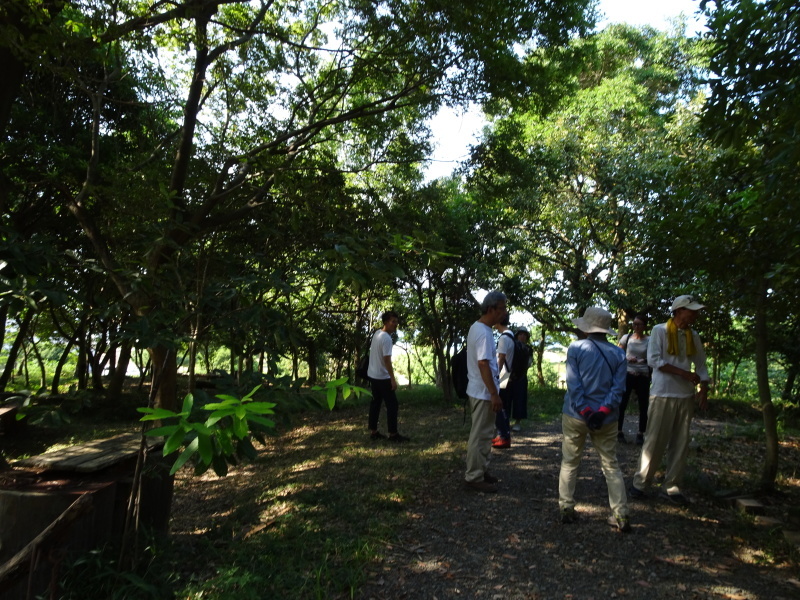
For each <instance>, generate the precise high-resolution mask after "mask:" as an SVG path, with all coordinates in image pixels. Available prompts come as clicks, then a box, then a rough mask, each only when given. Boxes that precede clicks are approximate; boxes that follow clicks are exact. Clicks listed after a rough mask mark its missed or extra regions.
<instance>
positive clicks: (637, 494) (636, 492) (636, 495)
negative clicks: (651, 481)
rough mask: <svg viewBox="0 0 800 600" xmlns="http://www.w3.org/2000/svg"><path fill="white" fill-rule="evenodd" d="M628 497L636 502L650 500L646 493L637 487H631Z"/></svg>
mask: <svg viewBox="0 0 800 600" xmlns="http://www.w3.org/2000/svg"><path fill="white" fill-rule="evenodd" d="M628 496H629V497H630V498H633V499H634V500H647V498H648V496H647V494H646V493H645V492H643V491H642V490H640V489H639V488H637V487H635V486H634V485H631V487H630V488H628Z"/></svg>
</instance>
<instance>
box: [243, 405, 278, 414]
mask: <svg viewBox="0 0 800 600" xmlns="http://www.w3.org/2000/svg"><path fill="white" fill-rule="evenodd" d="M275 406H276V404H275V403H274V402H248V403H247V404H245V405H244V407H245V409H246V410H247V412H250V413H260V414H263V415H271V414H273V413H274V412H275V411H273V410H272V409H273V408H275Z"/></svg>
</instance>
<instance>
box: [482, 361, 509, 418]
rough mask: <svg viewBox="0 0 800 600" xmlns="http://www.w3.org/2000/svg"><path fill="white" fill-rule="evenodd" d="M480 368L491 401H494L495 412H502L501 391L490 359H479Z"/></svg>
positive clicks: (493, 408)
mask: <svg viewBox="0 0 800 600" xmlns="http://www.w3.org/2000/svg"><path fill="white" fill-rule="evenodd" d="M478 369H479V370H480V372H481V379H482V380H483V385H485V386H486V389H487V390H488V391H489V401H490V402H491V403H492V410H493V411H494V412H500V411H501V410H503V402H502V400H500V391H499V390H498V389H497V382H496V381H495V378H494V373H492V367H491V365H490V364H489V361H488V360H485V359H484V360H479V361H478Z"/></svg>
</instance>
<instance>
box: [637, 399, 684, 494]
mask: <svg viewBox="0 0 800 600" xmlns="http://www.w3.org/2000/svg"><path fill="white" fill-rule="evenodd" d="M673 400H674V398H663V397H660V396H652V397H651V398H650V409H649V410H648V413H647V430H646V431H645V435H644V445H643V446H642V454H641V456H640V457H639V469H638V470H637V471H636V474H635V475H634V476H633V487H635V488H636V489H637V490H640V491H644V490H645V489H646V488H647V487H649V486H650V484H652V483H653V477H655V475H656V471H658V468H659V466H661V459H662V458H663V457H664V450H666V448H667V444H668V443H669V442H670V437H671V436H672V430H673V423H674V420H673V419H674V414H673V412H674V408H673V402H672V401H673Z"/></svg>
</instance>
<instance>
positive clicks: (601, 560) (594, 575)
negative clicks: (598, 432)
mask: <svg viewBox="0 0 800 600" xmlns="http://www.w3.org/2000/svg"><path fill="white" fill-rule="evenodd" d="M634 423H635V421H634V422H632V423H629V424H627V425H626V427H629V430H628V432H629V433H630V434H631V435H629V437H632V434H633V432H634V427H635V424H634ZM720 427H722V425H721V424H719V423H715V422H713V421H703V420H698V421H696V422H695V424H694V430H695V434H696V436H697V437H698V438H702V436H703V435H704V434H707V433H710V432H712V431H719V429H720ZM638 451H639V447H638V446H635V445H632V444H631V445H620V447H619V451H618V455H619V459H620V464H621V467H622V469H623V473H624V474H625V477H626V481H627V482H629V481H630V477H631V475H632V474H633V472H634V470H635V467H636V462H637V460H638ZM559 463H560V427H559V426H558V424H557V423H553V424H550V425H539V426H534V425H529V426H528V429H527V430H523V431H522V432H521V433H520V434H517V435H516V437H515V439H514V446H513V448H512V449H511V450H503V451H495V452H494V453H493V462H492V465H491V471H492V473H493V474H494V475H496V476H498V477H499V478H500V485H499V487H500V492H499V493H498V494H487V495H483V494H476V493H474V492H467V491H464V490H462V488H461V486H460V482H461V480H462V477H463V473H462V472H461V471H460V470H459V471H453V472H452V473H450V476H449V477H448V478H446V479H444V480H441V481H439V482H437V483H436V484H434V485H433V486H432V487H430V489H427V490H425V492H424V493H423V494H422V495H421V497H420V498H419V499H418V500H417V502H416V505H415V506H414V507H413V508H412V514H411V517H412V518H411V525H410V526H409V527H408V528H406V529H405V530H404V531H403V533H402V534H401V535H400V537H399V538H398V539H397V540H396V543H395V544H394V545H392V546H391V547H389V548H387V559H386V561H385V562H384V564H383V565H382V566H381V569H380V570H377V571H375V572H373V573H370V574H369V575H370V576H369V581H368V583H367V585H365V586H364V587H363V589H362V590H361V595H360V596H359V597H360V598H365V599H366V598H375V599H386V600H389V599H391V600H397V599H403V598H413V599H429V600H433V599H436V600H443V599H447V598H465V599H476V600H477V599H487V600H494V599H497V600H509V599H523V598H525V599H532V598H537V599H538V598H542V599H550V598H558V599H561V598H567V599H572V600H579V599H581V600H584V599H585V600H590V599H595V598H643V599H645V598H646V599H648V600H650V599H660V598H664V599H667V598H669V599H673V598H703V599H706V598H714V599H718V598H726V599H749V600H767V599H770V600H780V599H786V600H788V599H790V598H800V582H799V581H798V573H797V572H790V571H791V568H792V567H791V566H787V567H786V568H776V567H774V566H769V567H766V566H761V565H759V562H760V561H759V557H758V556H757V555H750V554H749V553H748V550H747V548H748V544H747V541H746V539H743V538H746V537H747V536H748V535H765V536H772V538H770V539H773V538H774V540H775V544H781V543H785V542H783V537H782V535H781V534H780V532H779V531H770V530H769V528H768V527H767V526H761V527H759V526H757V525H756V526H754V525H753V524H752V521H750V520H747V519H743V518H742V517H741V515H739V513H737V512H736V511H735V510H734V509H732V508H730V507H729V506H727V505H725V504H724V503H718V502H714V501H713V495H711V494H709V495H703V494H699V493H697V494H691V489H690V496H691V498H692V500H693V502H692V505H691V506H690V507H689V508H686V509H681V508H677V507H673V506H671V505H667V504H665V503H663V502H660V501H658V500H657V499H649V500H647V501H639V502H631V503H630V507H631V522H632V524H633V533H631V534H628V535H625V534H621V533H618V532H615V531H613V530H612V529H611V528H610V527H609V526H608V525H607V524H606V522H605V520H606V517H607V516H608V514H609V509H608V501H607V495H606V487H605V480H604V479H603V476H602V473H601V470H600V465H599V461H598V460H597V456H596V453H595V452H594V450H593V449H592V448H591V444H587V450H586V454H585V456H584V460H583V463H582V465H581V472H580V478H579V482H578V490H577V494H576V499H577V500H578V506H577V511H578V513H579V517H580V520H579V521H578V522H577V523H574V524H571V525H562V524H560V523H559V522H558V519H557V515H558V503H557V496H558V493H557V488H558V469H559ZM761 562H762V565H763V562H764V561H761Z"/></svg>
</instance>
